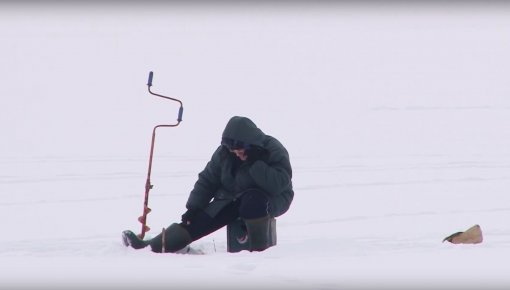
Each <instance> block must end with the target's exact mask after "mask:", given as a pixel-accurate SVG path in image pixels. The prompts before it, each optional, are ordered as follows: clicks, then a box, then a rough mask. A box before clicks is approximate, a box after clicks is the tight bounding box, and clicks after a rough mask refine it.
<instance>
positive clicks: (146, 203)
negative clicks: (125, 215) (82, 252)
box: [138, 72, 183, 239]
mask: <svg viewBox="0 0 510 290" xmlns="http://www.w3.org/2000/svg"><path fill="white" fill-rule="evenodd" d="M153 75H154V73H153V72H150V73H149V81H148V82H147V87H148V90H149V93H150V94H152V95H154V96H157V97H161V98H165V99H168V100H171V101H175V102H178V103H179V104H180V108H179V113H178V116H177V123H175V124H170V125H157V126H155V127H154V129H153V130H152V141H151V150H150V155H149V169H148V171H147V180H146V182H145V197H144V201H143V214H142V215H141V216H140V217H139V218H138V221H139V222H140V223H142V231H141V233H140V234H139V235H138V237H139V238H140V239H143V238H144V237H145V233H146V232H148V231H150V227H149V226H147V214H149V213H150V212H151V209H150V208H149V191H150V190H151V189H152V187H153V185H152V184H151V171H152V156H153V153H154V141H155V140H156V129H157V128H160V127H177V126H178V125H179V124H180V123H181V121H182V113H183V107H182V102H181V101H180V100H178V99H175V98H170V97H166V96H162V95H160V94H156V93H153V92H152V91H151V87H152V77H153Z"/></svg>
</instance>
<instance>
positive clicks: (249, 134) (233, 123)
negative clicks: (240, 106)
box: [222, 116, 266, 147]
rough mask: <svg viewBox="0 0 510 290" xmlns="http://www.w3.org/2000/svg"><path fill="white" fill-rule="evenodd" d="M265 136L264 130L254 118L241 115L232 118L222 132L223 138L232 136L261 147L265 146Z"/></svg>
mask: <svg viewBox="0 0 510 290" xmlns="http://www.w3.org/2000/svg"><path fill="white" fill-rule="evenodd" d="M265 136H266V135H265V134H264V132H262V130H260V129H259V128H258V127H257V125H255V123H253V121H252V120H250V119H248V118H246V117H240V116H234V117H232V118H230V120H229V121H228V123H227V125H226V126H225V130H223V134H222V137H223V138H230V139H234V140H237V141H241V142H244V143H245V144H250V145H256V146H260V147H263V142H264V138H265Z"/></svg>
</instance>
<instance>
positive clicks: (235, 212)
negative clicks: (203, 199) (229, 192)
mask: <svg viewBox="0 0 510 290" xmlns="http://www.w3.org/2000/svg"><path fill="white" fill-rule="evenodd" d="M269 206H270V204H269V200H268V198H267V197H266V194H265V193H264V192H262V191H260V190H256V189H252V190H248V191H247V192H245V193H244V194H243V195H242V196H241V198H239V199H237V200H236V201H233V202H232V203H230V204H229V205H227V206H226V207H225V208H224V209H222V210H221V211H220V212H219V213H218V214H217V215H216V216H215V217H214V218H212V217H210V216H209V215H208V214H206V213H205V212H203V211H199V212H198V213H197V214H196V215H195V216H194V217H193V219H192V220H191V222H190V224H189V225H186V224H184V223H181V226H183V227H184V228H185V229H186V230H187V231H188V232H189V234H190V235H191V238H192V240H193V241H196V240H198V239H200V238H202V237H205V236H207V235H209V234H211V233H213V232H215V231H217V230H219V229H221V228H222V227H224V226H226V225H228V224H229V223H231V222H233V221H235V220H236V219H238V218H242V219H256V218H261V217H264V216H267V215H268V214H269Z"/></svg>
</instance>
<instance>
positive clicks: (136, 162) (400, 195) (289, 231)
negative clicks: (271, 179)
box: [0, 1, 510, 289]
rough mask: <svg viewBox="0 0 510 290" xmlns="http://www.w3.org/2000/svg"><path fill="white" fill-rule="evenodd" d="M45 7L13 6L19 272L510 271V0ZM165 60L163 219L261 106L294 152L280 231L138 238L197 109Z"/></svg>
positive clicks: (307, 280) (166, 280)
mask: <svg viewBox="0 0 510 290" xmlns="http://www.w3.org/2000/svg"><path fill="white" fill-rule="evenodd" d="M20 2H21V1H20ZM37 3H38V2H28V3H26V4H21V3H19V2H18V3H13V2H2V3H1V4H0V6H1V7H0V37H1V39H2V45H1V47H0V53H1V55H2V57H1V65H0V76H1V84H2V85H1V86H0V96H1V98H0V132H1V139H2V141H1V142H0V220H1V221H2V234H1V238H0V288H1V289H26V288H34V289H35V288H37V289H46V288H48V289H76V288H99V289H107V288H115V289H116V288H123V289H152V288H161V289H163V288H164V289H251V288H253V289H366V288H373V289H395V288H401V289H430V288H436V289H447V288H450V289H451V288H455V289H457V288H459V289H460V288H462V289H471V288H472V289H492V288H502V289H503V288H506V289H508V287H510V277H509V275H508V273H509V271H508V269H509V267H508V263H509V260H510V224H509V220H510V195H509V192H508V189H509V188H510V138H509V135H508V130H509V128H510V86H509V82H508V76H509V75H510V54H509V52H510V5H508V4H505V3H502V2H491V1H480V3H478V2H472V1H471V2H468V3H467V4H466V3H462V2H460V1H451V2H440V1H437V2H436V1H434V4H426V3H422V2H412V3H413V4H406V3H405V2H400V1H396V2H395V1H392V2H383V3H380V4H377V3H378V2H366V3H365V4H355V3H354V2H318V3H316V4H306V3H305V2H290V3H288V2H287V3H283V2H280V4H279V5H275V4H271V3H269V2H262V3H260V4H257V3H256V2H243V3H244V4H236V3H233V2H195V4H190V5H186V4H182V3H181V2H170V4H163V3H162V2H150V1H149V2H146V4H136V3H135V2H128V4H126V5H120V4H116V2H114V1H113V2H107V3H106V4H101V3H100V2H97V1H92V2H90V4H85V3H80V2H74V3H73V4H68V5H64V4H62V3H59V2H39V3H40V4H37ZM149 71H154V86H153V90H154V91H155V92H159V93H162V94H165V95H170V96H175V97H178V98H180V99H181V100H182V101H183V103H184V121H183V122H182V123H181V125H180V126H179V127H176V128H161V129H158V131H157V137H156V148H155V156H154V166H153V174H152V182H153V184H154V185H155V187H154V189H153V190H152V191H151V195H150V202H149V203H150V206H151V207H152V209H153V212H152V213H151V214H150V215H149V217H148V224H149V225H150V226H151V227H152V228H153V230H152V231H151V232H149V233H148V235H150V236H154V235H156V234H157V233H158V232H159V231H160V229H161V228H162V227H165V226H168V225H169V224H170V223H172V222H175V221H178V220H179V218H180V215H181V214H182V212H183V210H184V204H185V202H186V199H187V196H188V193H189V191H190V189H191V188H192V186H193V184H194V182H195V180H196V178H197V174H198V172H199V171H200V170H202V169H203V167H204V166H205V163H206V162H207V161H208V159H209V157H210V154H211V153H212V152H213V150H214V149H215V148H216V146H217V144H218V143H219V140H220V136H221V132H222V130H223V127H224V125H225V124H226V122H227V120H228V119H229V118H230V117H231V116H233V115H244V116H248V117H250V118H252V119H253V120H254V121H255V122H256V123H257V124H258V125H259V126H260V127H261V128H262V129H263V130H264V131H265V132H266V133H267V134H270V135H273V136H275V137H277V138H278V139H280V140H281V141H282V142H283V143H284V144H285V145H286V146H287V148H288V150H289V152H290V155H291V162H292V165H293V169H294V176H293V182H294V186H295V192H296V194H295V200H294V203H293V205H292V207H291V209H290V211H289V212H288V213H287V214H285V215H284V216H282V217H280V218H278V220H277V230H278V245H277V246H276V247H273V248H270V249H268V250H267V251H264V252H261V253H249V252H241V253H237V254H231V253H227V252H226V231H225V230H224V229H222V230H219V231H218V232H216V233H214V234H212V235H210V236H208V237H205V238H203V239H201V240H199V241H196V242H195V243H193V244H192V246H193V247H195V248H197V249H201V250H203V251H205V252H206V255H178V254H153V253H151V252H150V251H149V250H148V249H146V250H140V251H135V250H133V249H130V248H126V247H124V246H123V245H122V244H121V240H120V233H121V232H122V231H123V230H125V229H132V230H134V231H136V232H139V228H140V224H139V223H138V221H137V217H138V216H139V215H140V214H141V210H142V202H143V193H144V185H145V178H146V174H147V165H148V153H149V145H150V137H151V131H152V128H153V126H155V125H156V124H168V123H173V122H175V119H176V117H177V106H176V105H175V104H174V103H170V102H168V101H166V100H163V99H160V98H156V97H154V96H151V95H149V94H148V92H147V87H146V82H147V76H148V73H149ZM474 224H479V225H480V226H481V228H482V231H483V233H484V238H485V240H484V242H483V243H482V244H479V245H452V244H449V243H442V239H443V238H444V237H446V236H447V235H449V234H451V233H454V232H457V231H463V230H466V229H467V228H469V227H471V226H472V225H474Z"/></svg>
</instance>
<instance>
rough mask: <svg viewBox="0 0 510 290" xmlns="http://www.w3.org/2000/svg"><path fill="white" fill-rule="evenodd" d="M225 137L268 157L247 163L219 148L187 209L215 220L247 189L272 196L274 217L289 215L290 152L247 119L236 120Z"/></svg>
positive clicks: (189, 200) (231, 121) (192, 192)
mask: <svg viewBox="0 0 510 290" xmlns="http://www.w3.org/2000/svg"><path fill="white" fill-rule="evenodd" d="M222 137H223V138H230V139H234V140H237V141H241V142H244V143H245V144H250V145H254V146H259V147H261V148H263V149H264V150H265V152H266V153H267V154H265V155H264V158H262V159H259V160H256V161H254V162H248V161H245V162H243V161H241V160H240V159H239V158H237V157H236V156H235V155H234V154H233V153H231V152H230V151H229V150H228V149H227V148H226V147H225V146H223V145H221V146H219V147H218V149H216V151H215V152H214V153H213V155H212V157H211V160H210V161H209V162H208V163H207V165H206V167H205V169H204V170H203V171H202V172H200V173H199V175H198V180H197V182H196V183H195V186H194V188H193V190H192V191H191V194H190V196H189V198H188V202H187V203H186V207H187V208H188V209H190V208H198V209H203V210H204V211H205V212H206V213H208V214H209V215H210V216H212V217H214V216H215V215H216V214H217V213H218V212H219V211H220V210H221V209H222V208H223V207H225V206H226V205H227V204H229V203H230V202H232V201H234V200H235V199H236V198H238V197H240V196H241V195H242V194H243V193H244V192H246V190H248V189H253V188H256V189H259V190H261V191H263V192H265V193H266V195H267V196H268V198H269V201H270V204H271V207H270V214H271V215H272V216H274V217H276V216H279V215H282V214H283V213H285V212H286V211H287V210H288V209H289V207H290V204H291V202H292V199H293V198H294V191H293V189H292V168H291V165H290V161H289V153H288V152H287V149H285V147H284V146H283V145H282V144H281V143H280V142H279V141H278V140H277V139H276V138H274V137H271V136H269V135H266V134H264V133H263V132H262V130H260V129H259V128H257V126H256V125H255V124H254V123H253V122H252V121H251V120H250V119H248V118H246V117H238V116H235V117H232V118H231V119H230V120H229V122H228V123H227V125H226V127H225V130H224V131H223V135H222Z"/></svg>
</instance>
